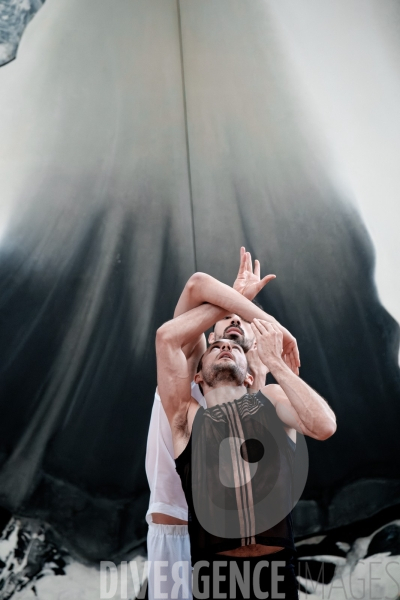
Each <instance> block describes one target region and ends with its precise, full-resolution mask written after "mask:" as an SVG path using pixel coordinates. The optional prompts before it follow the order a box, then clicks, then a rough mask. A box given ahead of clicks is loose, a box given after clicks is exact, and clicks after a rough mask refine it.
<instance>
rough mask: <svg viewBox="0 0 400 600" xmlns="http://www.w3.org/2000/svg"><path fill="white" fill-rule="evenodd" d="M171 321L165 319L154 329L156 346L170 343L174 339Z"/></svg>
mask: <svg viewBox="0 0 400 600" xmlns="http://www.w3.org/2000/svg"><path fill="white" fill-rule="evenodd" d="M173 329H174V328H173V327H172V321H167V322H166V323H164V324H163V325H161V327H159V328H158V329H157V331H156V348H160V347H162V346H164V345H165V344H170V343H171V342H172V341H173V339H174V334H173Z"/></svg>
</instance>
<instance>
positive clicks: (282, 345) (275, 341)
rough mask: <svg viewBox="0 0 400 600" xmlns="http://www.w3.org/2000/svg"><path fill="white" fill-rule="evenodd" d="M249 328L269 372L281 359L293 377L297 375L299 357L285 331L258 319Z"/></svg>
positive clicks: (295, 345)
mask: <svg viewBox="0 0 400 600" xmlns="http://www.w3.org/2000/svg"><path fill="white" fill-rule="evenodd" d="M251 328H252V330H253V332H254V335H255V338H256V341H257V350H258V354H259V356H260V358H261V360H262V361H263V363H264V364H265V365H266V366H267V367H268V368H269V369H270V370H271V371H272V370H273V367H272V365H273V362H274V361H276V360H277V359H278V360H281V359H282V360H284V361H285V363H286V365H287V366H288V367H289V368H290V369H291V370H292V371H293V373H294V374H295V375H298V374H299V366H300V355H299V349H298V347H297V342H296V339H295V338H294V337H293V336H292V335H291V334H290V333H289V332H288V331H287V330H286V329H284V328H283V327H281V326H279V327H278V326H277V325H276V324H274V323H268V321H263V320H260V319H254V320H253V322H252V323H251ZM282 330H284V332H285V336H283V331H282ZM284 340H285V342H284Z"/></svg>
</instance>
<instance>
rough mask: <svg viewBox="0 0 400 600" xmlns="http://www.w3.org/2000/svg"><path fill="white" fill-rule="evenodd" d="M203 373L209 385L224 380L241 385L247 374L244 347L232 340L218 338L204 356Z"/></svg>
mask: <svg viewBox="0 0 400 600" xmlns="http://www.w3.org/2000/svg"><path fill="white" fill-rule="evenodd" d="M201 373H202V377H203V380H204V382H205V383H206V384H207V385H208V386H209V387H215V386H216V384H217V383H219V382H221V381H224V382H226V383H232V384H233V385H235V386H241V385H243V383H244V380H245V378H246V375H247V360H246V357H245V354H244V351H243V348H242V347H241V345H240V344H239V343H238V342H234V341H232V340H227V339H223V340H218V341H216V342H215V343H214V344H211V346H210V348H209V349H208V350H207V351H206V353H205V354H204V355H203V358H202V367H201Z"/></svg>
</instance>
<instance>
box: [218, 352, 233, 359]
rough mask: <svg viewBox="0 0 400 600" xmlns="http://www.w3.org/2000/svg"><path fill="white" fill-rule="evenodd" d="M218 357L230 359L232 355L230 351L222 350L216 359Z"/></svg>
mask: <svg viewBox="0 0 400 600" xmlns="http://www.w3.org/2000/svg"><path fill="white" fill-rule="evenodd" d="M220 358H230V359H231V360H233V356H232V354H231V353H230V352H222V353H221V354H220V355H219V356H218V360H219V359H220Z"/></svg>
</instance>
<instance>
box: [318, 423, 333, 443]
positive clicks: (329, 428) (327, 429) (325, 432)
mask: <svg viewBox="0 0 400 600" xmlns="http://www.w3.org/2000/svg"><path fill="white" fill-rule="evenodd" d="M336 429H337V426H336V420H333V419H330V420H329V421H327V422H326V423H324V425H323V426H322V427H321V428H320V431H318V436H316V439H317V440H320V441H321V442H322V441H324V440H327V439H328V438H330V437H332V436H333V434H334V433H335V431H336Z"/></svg>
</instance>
